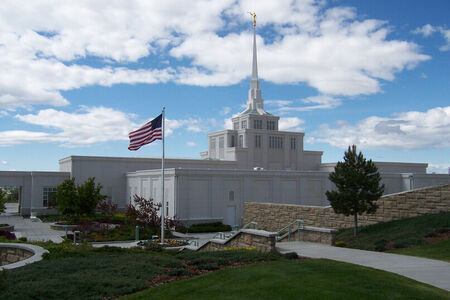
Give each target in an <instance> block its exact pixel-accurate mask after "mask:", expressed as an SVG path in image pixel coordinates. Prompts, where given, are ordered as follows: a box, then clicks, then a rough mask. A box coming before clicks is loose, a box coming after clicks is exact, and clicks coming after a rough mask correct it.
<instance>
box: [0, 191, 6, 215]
mask: <svg viewBox="0 0 450 300" xmlns="http://www.w3.org/2000/svg"><path fill="white" fill-rule="evenodd" d="M6 201H7V198H6V193H5V192H4V191H3V190H2V189H1V188H0V212H4V211H5V203H6Z"/></svg>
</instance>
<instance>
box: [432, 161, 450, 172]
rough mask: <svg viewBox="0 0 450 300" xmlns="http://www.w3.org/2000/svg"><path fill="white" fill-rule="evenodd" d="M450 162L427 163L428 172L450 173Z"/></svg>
mask: <svg viewBox="0 0 450 300" xmlns="http://www.w3.org/2000/svg"><path fill="white" fill-rule="evenodd" d="M449 171H450V163H447V164H428V169H427V172H428V173H441V174H450V173H449Z"/></svg>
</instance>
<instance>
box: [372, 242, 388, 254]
mask: <svg viewBox="0 0 450 300" xmlns="http://www.w3.org/2000/svg"><path fill="white" fill-rule="evenodd" d="M386 244H387V241H386V240H385V239H382V240H378V241H376V242H375V243H374V244H373V246H374V247H373V248H374V249H375V251H381V252H383V251H386V250H387V249H386Z"/></svg>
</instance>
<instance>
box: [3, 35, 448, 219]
mask: <svg viewBox="0 0 450 300" xmlns="http://www.w3.org/2000/svg"><path fill="white" fill-rule="evenodd" d="M278 121H279V117H277V116H273V115H271V114H270V113H268V112H266V111H265V110H264V101H263V99H262V93H261V89H260V82H259V79H258V67H257V57H256V39H255V34H254V39H253V65H252V77H251V81H250V89H249V93H248V100H247V108H246V109H245V110H244V111H243V112H242V113H240V114H239V115H237V116H236V117H234V118H232V123H233V128H230V129H227V130H223V131H219V132H214V133H211V134H208V151H205V152H202V153H201V154H200V156H201V158H202V159H165V161H164V165H165V168H167V169H166V170H165V201H166V206H165V207H164V209H165V210H166V212H167V215H168V216H169V217H177V218H178V219H180V220H182V221H184V222H186V223H197V222H210V221H217V220H219V221H222V222H224V223H225V224H229V225H242V213H243V203H244V202H245V201H252V202H270V203H285V204H302V205H315V206H325V205H328V201H327V199H326V196H325V192H326V191H327V190H330V189H332V188H333V184H332V183H331V182H330V181H329V180H328V175H329V173H330V172H332V171H333V170H334V166H335V165H336V163H325V164H323V163H322V154H323V152H320V151H307V150H304V149H303V137H304V133H302V132H287V131H279V130H278ZM375 164H376V165H377V167H378V169H379V171H380V173H381V175H382V181H383V183H384V184H385V186H386V188H385V194H389V193H396V192H401V191H405V190H410V189H413V188H421V187H426V186H432V185H439V184H445V183H449V182H450V175H440V174H426V168H427V164H422V163H391V162H375ZM59 166H60V172H0V187H2V186H19V187H20V191H21V193H20V194H21V195H20V203H21V204H20V212H21V214H24V215H26V214H30V213H31V212H38V213H43V212H45V211H46V210H47V207H46V205H45V203H46V202H45V201H46V200H45V197H46V195H47V194H48V193H49V191H52V189H55V188H56V186H57V185H58V184H60V183H61V182H62V181H63V180H65V179H68V178H71V177H74V178H75V182H76V184H80V183H83V182H84V181H86V180H87V179H88V178H89V177H95V179H96V182H99V183H100V184H101V185H102V186H103V189H102V193H103V194H106V195H107V196H108V200H109V201H111V202H112V203H116V204H118V206H119V208H122V209H124V208H126V206H127V205H128V204H130V203H132V199H133V196H134V195H138V196H142V197H145V198H153V199H154V200H155V201H157V202H161V170H160V168H161V159H160V158H127V157H95V156H70V157H67V158H64V159H61V160H60V161H59Z"/></svg>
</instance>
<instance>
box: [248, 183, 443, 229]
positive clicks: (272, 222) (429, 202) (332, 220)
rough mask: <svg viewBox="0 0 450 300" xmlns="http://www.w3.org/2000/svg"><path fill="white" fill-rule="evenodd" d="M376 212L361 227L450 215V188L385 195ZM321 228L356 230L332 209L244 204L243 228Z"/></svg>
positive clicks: (361, 221)
mask: <svg viewBox="0 0 450 300" xmlns="http://www.w3.org/2000/svg"><path fill="white" fill-rule="evenodd" d="M377 204H378V206H379V208H378V210H377V212H376V213H375V214H372V215H368V214H363V215H361V216H358V225H370V224H375V223H378V222H387V221H393V220H398V219H404V218H410V217H416V216H420V215H424V214H433V213H439V212H442V211H449V208H450V184H446V185H440V186H434V187H428V188H423V189H417V190H412V191H407V192H402V193H397V194H391V195H385V196H383V197H381V198H380V200H378V201H377ZM297 219H300V220H303V221H304V222H305V225H307V226H315V227H322V228H333V229H340V228H349V227H353V216H348V217H346V216H344V215H341V214H335V213H334V211H333V208H332V207H331V206H327V207H319V206H305V205H287V204H273V203H254V202H245V203H244V221H243V222H244V224H247V223H250V222H257V223H258V225H259V228H260V229H263V230H268V231H278V230H279V229H281V228H283V227H284V226H286V225H287V224H289V223H290V222H292V221H294V220H297Z"/></svg>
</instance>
